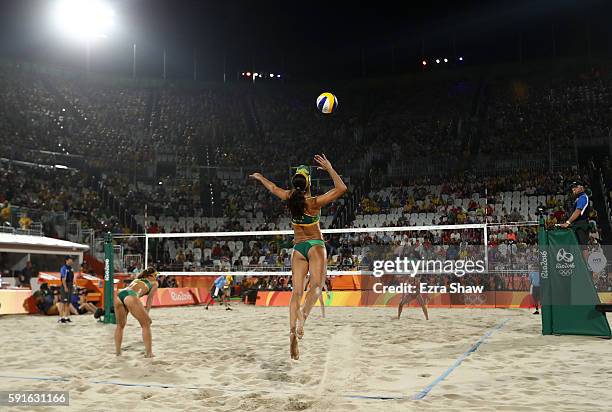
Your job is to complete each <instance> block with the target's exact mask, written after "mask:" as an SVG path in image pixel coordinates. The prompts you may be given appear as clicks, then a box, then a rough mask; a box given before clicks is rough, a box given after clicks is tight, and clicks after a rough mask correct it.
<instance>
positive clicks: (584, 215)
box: [559, 180, 591, 245]
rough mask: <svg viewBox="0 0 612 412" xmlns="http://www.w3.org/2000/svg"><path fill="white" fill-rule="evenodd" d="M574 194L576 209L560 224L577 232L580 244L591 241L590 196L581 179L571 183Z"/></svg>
mask: <svg viewBox="0 0 612 412" xmlns="http://www.w3.org/2000/svg"><path fill="white" fill-rule="evenodd" d="M570 188H571V190H572V194H573V195H574V197H575V200H574V211H573V212H572V214H571V216H570V217H569V218H568V219H567V221H566V222H565V223H562V224H560V225H559V226H560V227H562V228H571V229H573V230H574V233H575V234H576V239H577V240H578V244H579V245H587V244H588V243H589V233H590V231H591V230H590V226H589V212H590V206H589V196H588V195H587V194H586V193H585V191H584V185H583V184H582V182H580V181H577V180H576V181H573V182H572V183H571V184H570Z"/></svg>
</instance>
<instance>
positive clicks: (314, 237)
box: [250, 155, 346, 359]
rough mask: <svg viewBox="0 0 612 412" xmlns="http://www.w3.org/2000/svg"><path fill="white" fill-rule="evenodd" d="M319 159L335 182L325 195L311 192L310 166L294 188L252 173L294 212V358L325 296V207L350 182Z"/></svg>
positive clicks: (291, 321) (291, 306)
mask: <svg viewBox="0 0 612 412" xmlns="http://www.w3.org/2000/svg"><path fill="white" fill-rule="evenodd" d="M314 160H315V162H316V163H317V165H318V168H319V169H323V170H326V171H327V173H329V175H330V177H331V178H332V180H333V182H334V188H333V189H331V190H330V191H328V192H327V193H325V194H323V195H321V196H312V195H311V193H310V170H309V167H308V166H299V167H298V168H297V170H296V173H295V175H294V176H293V178H292V179H291V183H292V185H293V189H291V190H289V189H281V188H280V187H278V186H276V185H275V184H274V183H272V182H271V181H269V180H268V179H266V178H265V177H263V176H262V175H261V174H260V173H253V174H252V175H251V176H250V177H251V178H253V179H256V180H258V181H259V182H261V184H263V185H264V186H265V188H266V189H268V190H269V191H270V192H271V193H272V194H274V195H275V196H276V197H278V198H279V199H281V200H284V201H286V202H287V207H288V209H289V212H290V213H291V223H292V225H293V231H294V241H293V244H294V246H293V255H292V256H291V272H292V280H293V282H292V283H293V292H292V293H291V302H290V304H289V334H290V353H291V358H292V359H298V358H299V356H300V355H299V350H298V339H301V338H302V336H303V335H304V322H305V321H306V318H307V317H308V315H309V314H310V310H311V309H312V306H313V305H314V304H315V303H316V301H317V299H319V296H321V291H322V289H321V288H322V286H323V283H324V281H325V276H326V274H327V253H326V251H325V242H324V241H323V234H322V233H321V227H320V226H319V219H320V217H321V208H322V207H324V206H325V205H327V204H329V203H331V202H333V201H334V200H336V199H338V198H340V197H341V196H342V195H343V194H344V193H345V192H346V185H345V184H344V182H343V181H342V179H341V178H340V175H338V173H336V171H335V170H334V168H333V167H332V165H331V163H330V162H329V160H327V158H326V157H325V155H316V156H315V157H314ZM308 273H310V289H308V291H307V292H306V297H305V299H304V305H303V306H301V307H300V302H301V301H302V294H303V293H304V280H305V278H306V275H307V274H308Z"/></svg>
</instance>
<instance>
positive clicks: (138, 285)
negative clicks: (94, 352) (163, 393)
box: [115, 267, 158, 358]
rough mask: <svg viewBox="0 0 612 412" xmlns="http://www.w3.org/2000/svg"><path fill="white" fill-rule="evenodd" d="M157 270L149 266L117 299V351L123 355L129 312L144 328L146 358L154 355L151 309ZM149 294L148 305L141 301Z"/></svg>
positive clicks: (120, 291) (121, 291)
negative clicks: (122, 346) (122, 348)
mask: <svg viewBox="0 0 612 412" xmlns="http://www.w3.org/2000/svg"><path fill="white" fill-rule="evenodd" d="M157 286H158V284H157V271H156V270H155V268H152V267H149V268H147V269H145V270H143V271H142V272H141V273H140V274H139V275H138V276H137V277H136V279H134V280H133V281H132V283H130V284H129V286H128V287H126V288H123V289H121V290H119V292H118V293H117V299H115V318H116V320H117V328H116V329H115V353H116V354H117V356H120V355H121V341H122V340H123V329H124V328H125V324H126V322H127V316H128V314H129V313H131V314H132V316H134V317H135V318H136V320H137V321H138V322H139V323H140V327H141V328H142V339H143V340H144V345H145V358H152V357H153V350H152V346H153V343H152V341H153V338H152V336H151V318H150V317H149V310H150V309H151V305H152V304H153V296H155V291H156V290H157ZM146 295H148V296H147V305H146V307H145V306H144V305H143V304H142V302H141V301H140V298H141V297H142V296H146Z"/></svg>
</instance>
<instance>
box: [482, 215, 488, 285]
mask: <svg viewBox="0 0 612 412" xmlns="http://www.w3.org/2000/svg"><path fill="white" fill-rule="evenodd" d="M483 229H484V232H483V237H484V263H485V268H486V269H487V275H488V274H489V225H488V224H487V223H485V224H484V228H483Z"/></svg>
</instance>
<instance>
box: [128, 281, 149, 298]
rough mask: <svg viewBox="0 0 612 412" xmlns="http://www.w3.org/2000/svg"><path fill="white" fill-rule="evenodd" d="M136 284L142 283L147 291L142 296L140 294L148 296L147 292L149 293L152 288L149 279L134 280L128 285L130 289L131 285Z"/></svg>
mask: <svg viewBox="0 0 612 412" xmlns="http://www.w3.org/2000/svg"><path fill="white" fill-rule="evenodd" d="M137 282H142V283H144V284H145V285H147V291H146V292H145V293H143V294H142V296H146V295H148V294H149V292H151V288H152V286H151V282H149V279H147V278H142V279H134V280H133V281H132V283H130V288H131V287H132V285H133V284H135V283H137Z"/></svg>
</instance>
